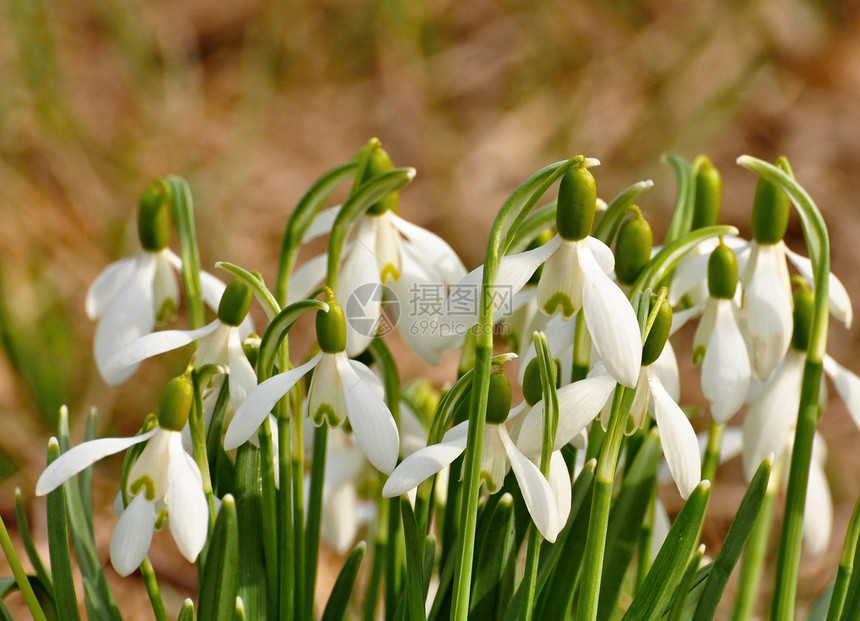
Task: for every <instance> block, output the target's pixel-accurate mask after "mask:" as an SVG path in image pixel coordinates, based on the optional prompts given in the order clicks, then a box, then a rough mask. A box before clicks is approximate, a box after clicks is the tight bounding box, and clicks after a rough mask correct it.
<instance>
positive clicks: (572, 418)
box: [517, 374, 615, 456]
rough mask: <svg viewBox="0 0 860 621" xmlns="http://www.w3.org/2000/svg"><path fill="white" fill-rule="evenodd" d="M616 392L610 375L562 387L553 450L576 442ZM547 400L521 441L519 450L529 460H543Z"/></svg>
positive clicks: (531, 418)
mask: <svg viewBox="0 0 860 621" xmlns="http://www.w3.org/2000/svg"><path fill="white" fill-rule="evenodd" d="M614 389H615V378H613V377H612V376H611V375H609V374H596V375H594V376H592V377H587V378H585V379H582V380H579V381H578V382H573V383H572V384H568V385H567V386H562V387H561V388H559V390H558V428H557V429H556V434H555V444H554V445H553V450H554V451H557V450H559V449H560V448H561V447H563V446H564V445H565V444H567V443H568V442H570V441H571V440H573V438H574V437H576V435H577V434H578V433H579V432H580V431H582V430H583V429H585V427H586V425H588V424H589V423H590V422H591V421H593V420H594V419H595V418H596V417H597V415H598V414H599V413H600V410H601V408H602V407H603V406H604V404H605V403H606V402H607V400H608V399H609V397H610V396H611V395H612V391H613V390H614ZM543 416H544V413H543V400H541V401H539V402H538V403H536V404H535V406H534V407H533V408H531V410H530V411H529V412H528V414H527V415H526V417H525V419H524V420H523V425H522V428H521V430H520V435H519V437H518V438H517V446H518V447H519V449H520V450H521V451H522V452H523V453H525V454H526V455H529V456H539V455H540V453H541V445H542V444H543Z"/></svg>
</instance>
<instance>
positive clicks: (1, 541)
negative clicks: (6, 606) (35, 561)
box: [0, 517, 45, 621]
mask: <svg viewBox="0 0 860 621" xmlns="http://www.w3.org/2000/svg"><path fill="white" fill-rule="evenodd" d="M0 547H2V549H3V553H4V554H5V555H6V560H7V562H8V563H9V566H10V567H11V568H12V573H13V574H14V575H15V580H14V583H17V585H18V588H19V589H20V590H21V594H22V595H23V596H24V601H25V602H26V603H27V608H29V610H30V614H31V615H33V619H35V620H36V621H45V613H44V611H43V610H42V607H41V606H40V605H39V602H38V600H37V599H36V593H35V592H34V591H33V586H32V585H31V584H30V580H29V578H28V577H27V574H26V572H25V571H24V567H23V565H21V561H20V560H19V559H18V555H17V554H16V553H15V547H14V546H13V545H12V539H11V538H10V537H9V531H8V530H6V524H4V523H3V518H2V517H0ZM11 584H12V583H11V582H10V583H9V585H8V586H7V588H9V587H10V586H11Z"/></svg>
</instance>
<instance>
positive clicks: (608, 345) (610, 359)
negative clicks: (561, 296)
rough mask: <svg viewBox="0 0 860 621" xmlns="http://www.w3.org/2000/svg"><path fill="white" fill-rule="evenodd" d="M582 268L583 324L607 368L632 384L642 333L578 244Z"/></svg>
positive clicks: (623, 300)
mask: <svg viewBox="0 0 860 621" xmlns="http://www.w3.org/2000/svg"><path fill="white" fill-rule="evenodd" d="M578 256H579V264H580V267H581V268H582V272H583V276H584V278H583V290H582V306H583V312H584V313H585V325H586V326H587V327H588V332H589V333H590V334H591V339H592V341H593V342H594V347H595V349H597V351H598V353H599V354H600V359H601V360H602V361H603V364H604V365H605V366H606V369H607V370H608V371H609V372H610V373H611V374H612V375H613V377H615V379H617V380H618V382H619V383H620V384H623V385H624V386H628V387H630V388H633V387H634V386H636V381H637V380H638V379H639V367H640V364H641V362H642V335H641V334H640V332H639V322H638V321H637V320H636V314H635V313H634V312H633V307H632V306H631V305H630V302H629V301H628V300H627V297H626V296H625V295H624V292H622V291H621V289H619V288H618V285H616V284H615V283H614V282H612V280H610V278H609V277H608V276H607V275H606V274H604V273H603V271H602V270H601V269H600V267H599V266H598V265H597V262H596V261H595V260H594V257H593V256H592V254H591V252H589V251H588V248H587V247H585V248H583V247H582V246H580V248H579V253H578Z"/></svg>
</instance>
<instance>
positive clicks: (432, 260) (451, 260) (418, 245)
mask: <svg viewBox="0 0 860 621" xmlns="http://www.w3.org/2000/svg"><path fill="white" fill-rule="evenodd" d="M391 217H392V219H393V221H394V224H395V226H397V228H398V229H400V232H401V233H402V234H403V236H404V237H406V239H407V241H406V243H404V244H403V246H404V249H407V248H408V249H409V250H408V252H409V253H410V256H411V257H413V258H417V257H423V260H424V261H425V262H426V263H427V264H428V265H429V266H431V267H432V269H433V270H434V271H435V272H436V273H437V274H438V275H439V276H440V277H441V279H442V281H441V282H445V283H449V284H453V283H456V282H459V281H460V280H462V279H463V277H464V276H465V275H466V268H465V266H464V265H463V262H462V261H461V260H460V257H458V256H457V253H456V252H454V249H453V248H451V246H449V245H448V242H446V241H445V240H444V239H442V238H441V237H439V236H438V235H436V234H435V233H431V232H430V231H428V230H427V229H424V228H421V227H420V226H417V225H415V224H412V223H411V222H407V221H406V220H404V219H403V218H401V217H399V216H397V215H395V214H392V215H391ZM403 259H404V264H405V262H406V256H405V255H404V257H403ZM404 268H405V265H404Z"/></svg>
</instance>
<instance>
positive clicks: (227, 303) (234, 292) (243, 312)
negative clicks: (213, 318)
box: [218, 278, 253, 326]
mask: <svg viewBox="0 0 860 621" xmlns="http://www.w3.org/2000/svg"><path fill="white" fill-rule="evenodd" d="M252 297H253V294H252V293H251V290H250V289H249V288H248V286H247V285H246V284H245V283H243V282H242V281H241V280H239V279H238V278H234V279H233V280H232V281H230V284H229V285H227V288H226V289H224V293H223V294H222V295H221V302H220V303H219V304H218V319H219V320H220V321H221V323H223V324H226V325H228V326H238V325H239V324H241V323H242V322H243V321H245V317H246V316H247V315H248V309H250V308H251V299H252Z"/></svg>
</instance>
